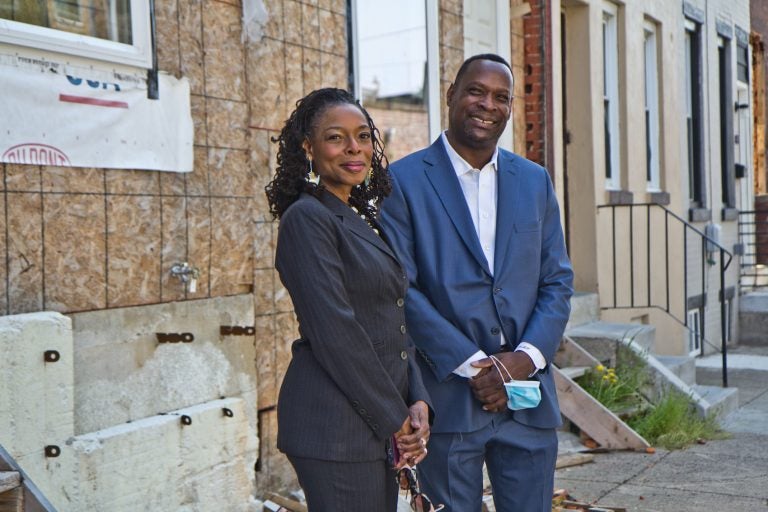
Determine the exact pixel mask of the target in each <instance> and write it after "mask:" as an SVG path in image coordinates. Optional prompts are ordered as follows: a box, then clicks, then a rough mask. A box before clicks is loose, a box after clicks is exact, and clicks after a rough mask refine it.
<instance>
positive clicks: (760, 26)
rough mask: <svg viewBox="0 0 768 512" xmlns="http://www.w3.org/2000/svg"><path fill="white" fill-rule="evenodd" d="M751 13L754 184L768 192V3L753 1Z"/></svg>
mask: <svg viewBox="0 0 768 512" xmlns="http://www.w3.org/2000/svg"><path fill="white" fill-rule="evenodd" d="M750 17H751V20H750V22H751V24H752V27H751V29H752V37H751V43H752V44H751V46H752V73H753V75H752V87H753V89H752V97H753V110H752V111H753V113H754V114H753V115H754V122H753V125H752V129H753V130H754V133H753V150H754V151H753V158H754V169H755V178H754V179H755V183H754V187H755V192H756V193H758V194H766V193H768V161H766V148H767V146H766V142H767V141H766V133H765V123H766V119H768V117H767V114H768V112H766V108H767V105H766V92H767V91H766V89H767V88H768V77H766V64H767V63H768V56H767V55H766V53H765V44H766V41H768V5H766V4H765V2H762V1H760V0H752V1H751V2H750Z"/></svg>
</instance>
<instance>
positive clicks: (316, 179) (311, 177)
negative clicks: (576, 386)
mask: <svg viewBox="0 0 768 512" xmlns="http://www.w3.org/2000/svg"><path fill="white" fill-rule="evenodd" d="M307 181H308V182H310V183H314V184H315V185H319V184H320V175H319V174H315V171H314V169H312V159H311V158H310V159H309V173H308V174H307Z"/></svg>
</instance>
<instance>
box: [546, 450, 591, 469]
mask: <svg viewBox="0 0 768 512" xmlns="http://www.w3.org/2000/svg"><path fill="white" fill-rule="evenodd" d="M593 460H595V456H594V454H591V453H565V454H563V455H558V456H557V462H556V463H555V469H562V468H569V467H571V466H580V465H582V464H586V463H588V462H592V461H593Z"/></svg>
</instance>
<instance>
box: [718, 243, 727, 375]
mask: <svg viewBox="0 0 768 512" xmlns="http://www.w3.org/2000/svg"><path fill="white" fill-rule="evenodd" d="M724 259H725V254H723V249H722V248H721V249H720V334H721V336H722V339H721V342H720V344H721V350H720V351H721V352H722V355H723V387H724V388H727V387H728V349H727V342H728V338H727V336H728V333H727V332H726V328H725V327H726V312H725V267H724V265H723V260H724Z"/></svg>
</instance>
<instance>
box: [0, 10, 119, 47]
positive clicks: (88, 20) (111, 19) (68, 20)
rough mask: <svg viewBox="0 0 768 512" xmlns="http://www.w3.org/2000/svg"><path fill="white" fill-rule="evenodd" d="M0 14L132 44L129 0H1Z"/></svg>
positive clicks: (2, 16) (71, 31) (13, 18)
mask: <svg viewBox="0 0 768 512" xmlns="http://www.w3.org/2000/svg"><path fill="white" fill-rule="evenodd" d="M0 17H1V18H4V19H8V20H13V21H18V22H20V23H27V24H30V25H37V26H40V27H46V28H52V29H55V30H62V31H64V32H70V33H73V34H80V35H85V36H91V37H96V38H99V39H106V40H108V41H115V42H119V43H125V44H133V38H132V35H131V9H130V0H3V2H2V7H0Z"/></svg>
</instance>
